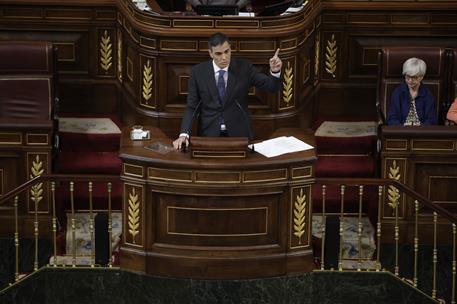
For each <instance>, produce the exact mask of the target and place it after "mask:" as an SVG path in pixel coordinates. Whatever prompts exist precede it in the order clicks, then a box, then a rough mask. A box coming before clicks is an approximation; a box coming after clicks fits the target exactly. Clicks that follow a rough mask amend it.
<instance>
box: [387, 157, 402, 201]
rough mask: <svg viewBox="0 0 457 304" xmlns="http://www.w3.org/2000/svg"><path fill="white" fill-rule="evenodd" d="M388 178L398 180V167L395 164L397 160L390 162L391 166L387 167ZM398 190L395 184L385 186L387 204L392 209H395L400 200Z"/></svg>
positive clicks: (399, 175) (399, 176)
mask: <svg viewBox="0 0 457 304" xmlns="http://www.w3.org/2000/svg"><path fill="white" fill-rule="evenodd" d="M388 176H389V179H393V180H396V181H400V178H401V174H400V167H399V166H398V165H397V161H396V160H394V161H393V162H392V166H390V167H389V175H388ZM400 196H401V195H400V191H399V190H398V189H397V188H396V187H395V186H392V185H391V186H389V187H388V188H387V199H388V200H389V203H388V205H389V206H390V207H391V208H392V209H396V208H397V207H398V204H399V201H400Z"/></svg>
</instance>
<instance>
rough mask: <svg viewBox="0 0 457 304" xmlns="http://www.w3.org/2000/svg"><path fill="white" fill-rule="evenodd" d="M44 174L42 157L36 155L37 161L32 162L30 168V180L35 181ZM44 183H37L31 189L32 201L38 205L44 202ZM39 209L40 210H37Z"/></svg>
mask: <svg viewBox="0 0 457 304" xmlns="http://www.w3.org/2000/svg"><path fill="white" fill-rule="evenodd" d="M43 173H44V168H43V161H42V160H41V159H40V156H39V155H38V154H37V155H35V160H34V161H32V166H31V167H30V175H29V177H30V179H33V178H35V177H37V176H40V175H42V174H43ZM43 192H44V190H43V183H37V184H35V185H33V186H32V187H31V188H30V200H31V201H32V202H34V203H35V204H36V205H38V204H39V203H40V202H41V200H43ZM36 209H38V208H36Z"/></svg>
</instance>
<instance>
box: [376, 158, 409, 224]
mask: <svg viewBox="0 0 457 304" xmlns="http://www.w3.org/2000/svg"><path fill="white" fill-rule="evenodd" d="M391 162H392V164H391ZM393 162H395V165H394V164H393ZM400 162H401V163H403V164H404V165H403V166H400V165H399V164H398V163H400ZM389 164H391V165H390V166H388V165H389ZM407 165H408V162H407V159H406V158H399V157H395V158H391V157H390V158H385V159H384V164H383V168H384V169H383V170H384V171H383V173H382V174H383V177H384V178H389V173H390V170H389V168H390V167H392V168H396V167H397V166H398V167H400V169H401V171H400V172H399V175H400V180H399V181H401V182H403V183H404V182H405V181H404V178H405V177H406V172H407ZM393 173H395V170H394V171H393ZM394 188H395V187H394ZM387 191H388V187H385V188H384V195H383V197H384V200H385V201H387V202H389V199H388V193H386V192H387ZM404 202H405V196H404V195H402V194H400V199H399V202H398V203H399V204H400V203H401V204H400V207H401V210H398V211H399V214H400V218H403V217H404V214H405V208H406V205H405V203H404ZM382 212H383V219H394V218H395V215H394V213H395V209H393V213H392V215H386V213H385V212H384V211H382Z"/></svg>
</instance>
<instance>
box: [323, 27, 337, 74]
mask: <svg viewBox="0 0 457 304" xmlns="http://www.w3.org/2000/svg"><path fill="white" fill-rule="evenodd" d="M337 54H338V46H337V45H336V39H335V34H332V37H331V38H330V40H327V46H326V48H325V71H326V72H327V73H329V74H330V75H331V76H332V77H333V78H336V74H335V72H336V67H337Z"/></svg>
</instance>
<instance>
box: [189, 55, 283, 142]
mask: <svg viewBox="0 0 457 304" xmlns="http://www.w3.org/2000/svg"><path fill="white" fill-rule="evenodd" d="M252 86H255V87H257V88H259V89H261V90H268V91H270V92H277V91H278V90H279V89H280V87H281V79H279V78H277V77H274V76H272V75H265V74H263V73H259V72H258V71H257V70H256V68H255V67H254V66H253V65H252V64H251V63H250V62H249V61H247V60H244V59H239V58H232V59H231V61H230V66H229V69H228V80H227V87H226V90H225V98H224V100H222V101H221V100H220V98H219V94H218V91H217V86H216V79H215V76H214V68H213V63H212V60H210V61H207V62H203V63H200V64H198V65H196V66H194V67H192V70H191V74H190V78H189V83H188V91H189V94H188V96H187V107H186V111H185V113H184V117H183V120H182V123H181V133H187V134H189V135H190V133H191V130H192V125H193V122H194V120H196V117H197V116H198V114H199V131H198V135H199V136H219V134H220V123H221V120H222V119H221V118H222V117H223V120H224V122H225V125H226V126H227V132H228V135H229V136H237V137H238V136H239V137H248V138H252V131H251V125H250V116H249V112H248V91H249V89H250V88H251V87H252Z"/></svg>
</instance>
